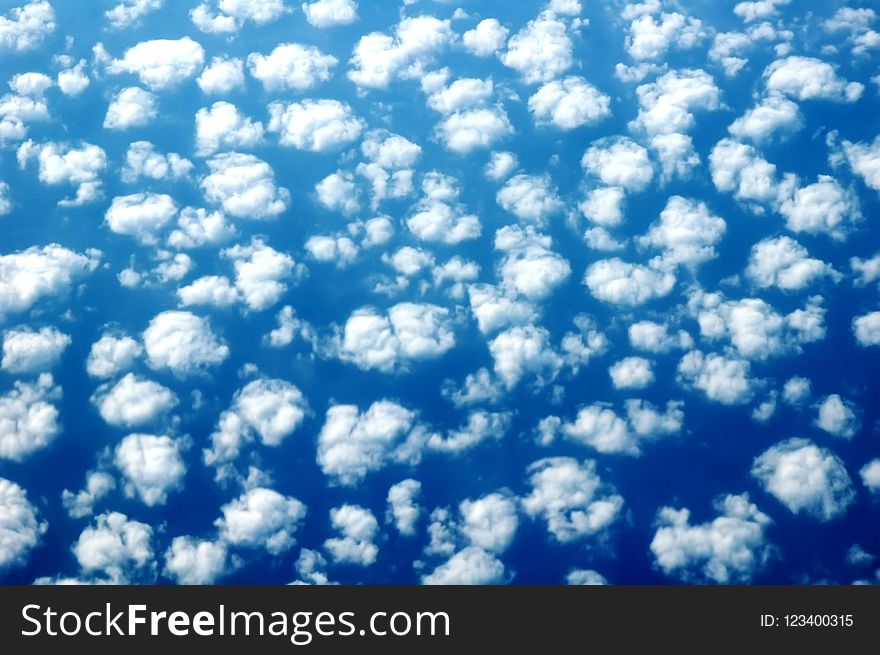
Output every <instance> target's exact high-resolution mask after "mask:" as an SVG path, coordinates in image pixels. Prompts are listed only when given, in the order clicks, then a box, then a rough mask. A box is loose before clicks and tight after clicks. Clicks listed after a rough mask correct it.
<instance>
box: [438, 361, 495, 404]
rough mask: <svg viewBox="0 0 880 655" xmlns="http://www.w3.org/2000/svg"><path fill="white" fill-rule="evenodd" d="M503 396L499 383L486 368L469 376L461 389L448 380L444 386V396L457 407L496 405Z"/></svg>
mask: <svg viewBox="0 0 880 655" xmlns="http://www.w3.org/2000/svg"><path fill="white" fill-rule="evenodd" d="M501 394H502V390H501V388H500V386H499V384H498V382H497V381H496V380H494V379H493V378H492V375H491V374H490V373H489V371H488V370H487V369H485V368H481V369H479V370H478V371H477V372H476V373H470V374H468V375H467V376H466V377H465V381H464V384H463V385H462V386H461V387H460V388H456V386H455V384H454V383H453V381H452V380H446V381H445V382H444V386H443V395H444V396H445V397H446V398H448V399H449V400H451V401H452V404H453V405H455V406H456V407H467V406H469V405H475V404H482V403H494V402H497V400H498V399H499V398H500V396H501Z"/></svg>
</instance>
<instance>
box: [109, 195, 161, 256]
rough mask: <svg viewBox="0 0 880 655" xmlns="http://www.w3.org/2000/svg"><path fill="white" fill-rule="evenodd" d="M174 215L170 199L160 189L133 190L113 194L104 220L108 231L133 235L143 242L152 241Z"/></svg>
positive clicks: (154, 240)
mask: <svg viewBox="0 0 880 655" xmlns="http://www.w3.org/2000/svg"><path fill="white" fill-rule="evenodd" d="M176 215H177V205H176V204H175V203H174V199H173V198H172V197H171V196H169V195H166V194H164V193H162V194H159V193H134V194H131V195H128V196H116V197H115V198H113V202H112V203H111V205H110V208H109V209H108V210H107V213H106V214H105V215H104V221H105V223H106V224H107V227H109V228H110V231H111V232H115V233H116V234H122V235H125V236H130V237H134V238H135V239H137V240H138V241H140V242H141V243H143V244H155V243H156V242H157V237H158V233H159V232H160V231H161V230H162V229H163V228H164V227H165V226H166V225H167V224H168V222H169V221H171V219H172V218H174V217H175V216H176Z"/></svg>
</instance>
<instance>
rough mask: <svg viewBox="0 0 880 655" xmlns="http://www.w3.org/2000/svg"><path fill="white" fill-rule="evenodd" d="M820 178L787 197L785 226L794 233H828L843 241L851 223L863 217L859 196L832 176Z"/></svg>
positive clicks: (781, 206)
mask: <svg viewBox="0 0 880 655" xmlns="http://www.w3.org/2000/svg"><path fill="white" fill-rule="evenodd" d="M818 180H819V181H818V182H815V183H813V184H810V185H808V186H805V187H801V188H799V189H797V190H796V191H795V192H794V195H793V196H792V197H789V198H786V200H785V201H784V202H783V203H782V204H781V205H780V207H779V213H780V214H782V215H783V216H785V224H786V227H788V229H789V230H791V231H792V232H806V233H808V234H827V235H828V236H830V237H831V238H832V239H836V240H839V241H842V240H844V239H845V238H846V237H847V234H848V233H849V231H850V230H851V229H852V224H853V223H857V222H858V221H860V220H861V219H862V212H861V210H860V209H859V201H858V198H857V196H856V194H855V192H854V191H853V190H852V189H849V190H847V189H844V188H843V187H842V186H841V185H840V183H839V182H838V181H837V180H836V179H834V178H833V177H831V176H830V175H820V176H819V178H818Z"/></svg>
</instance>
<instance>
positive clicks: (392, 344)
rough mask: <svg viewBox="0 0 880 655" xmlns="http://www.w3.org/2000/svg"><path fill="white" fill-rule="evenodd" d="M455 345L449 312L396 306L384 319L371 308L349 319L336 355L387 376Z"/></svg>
mask: <svg viewBox="0 0 880 655" xmlns="http://www.w3.org/2000/svg"><path fill="white" fill-rule="evenodd" d="M453 346H455V334H454V332H453V331H452V329H451V324H450V320H449V310H448V309H445V308H443V307H438V306H437V305H431V304H418V303H409V302H405V303H399V304H397V305H394V306H393V307H391V308H390V309H389V310H388V314H387V316H383V315H381V314H378V313H376V311H375V310H374V309H372V308H369V307H365V308H362V309H359V310H356V311H355V312H353V313H352V314H351V316H349V317H348V320H347V321H346V323H345V327H344V328H343V330H342V335H341V340H340V341H339V344H338V356H339V358H340V359H342V360H343V361H349V362H351V363H353V364H355V365H356V366H357V367H359V368H361V369H363V370H370V369H378V370H380V371H382V372H383V373H389V372H391V371H393V370H394V369H395V368H397V367H405V366H406V364H407V362H409V361H410V360H420V359H433V358H437V357H440V356H441V355H443V354H444V353H445V352H447V351H448V350H449V349H451V348H452V347H453Z"/></svg>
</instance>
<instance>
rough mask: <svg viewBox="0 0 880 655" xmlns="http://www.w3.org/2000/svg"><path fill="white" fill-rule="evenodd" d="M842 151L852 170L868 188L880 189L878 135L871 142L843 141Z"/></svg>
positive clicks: (879, 143)
mask: <svg viewBox="0 0 880 655" xmlns="http://www.w3.org/2000/svg"><path fill="white" fill-rule="evenodd" d="M843 152H844V155H845V156H846V159H847V161H848V162H849V165H850V166H851V167H852V169H853V172H854V173H856V174H857V175H860V176H861V177H862V179H863V180H864V181H865V184H867V185H868V186H869V187H870V188H872V189H874V190H875V191H880V136H877V137H876V138H875V139H874V141H873V142H872V143H871V144H866V143H851V142H849V141H844V142H843Z"/></svg>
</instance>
